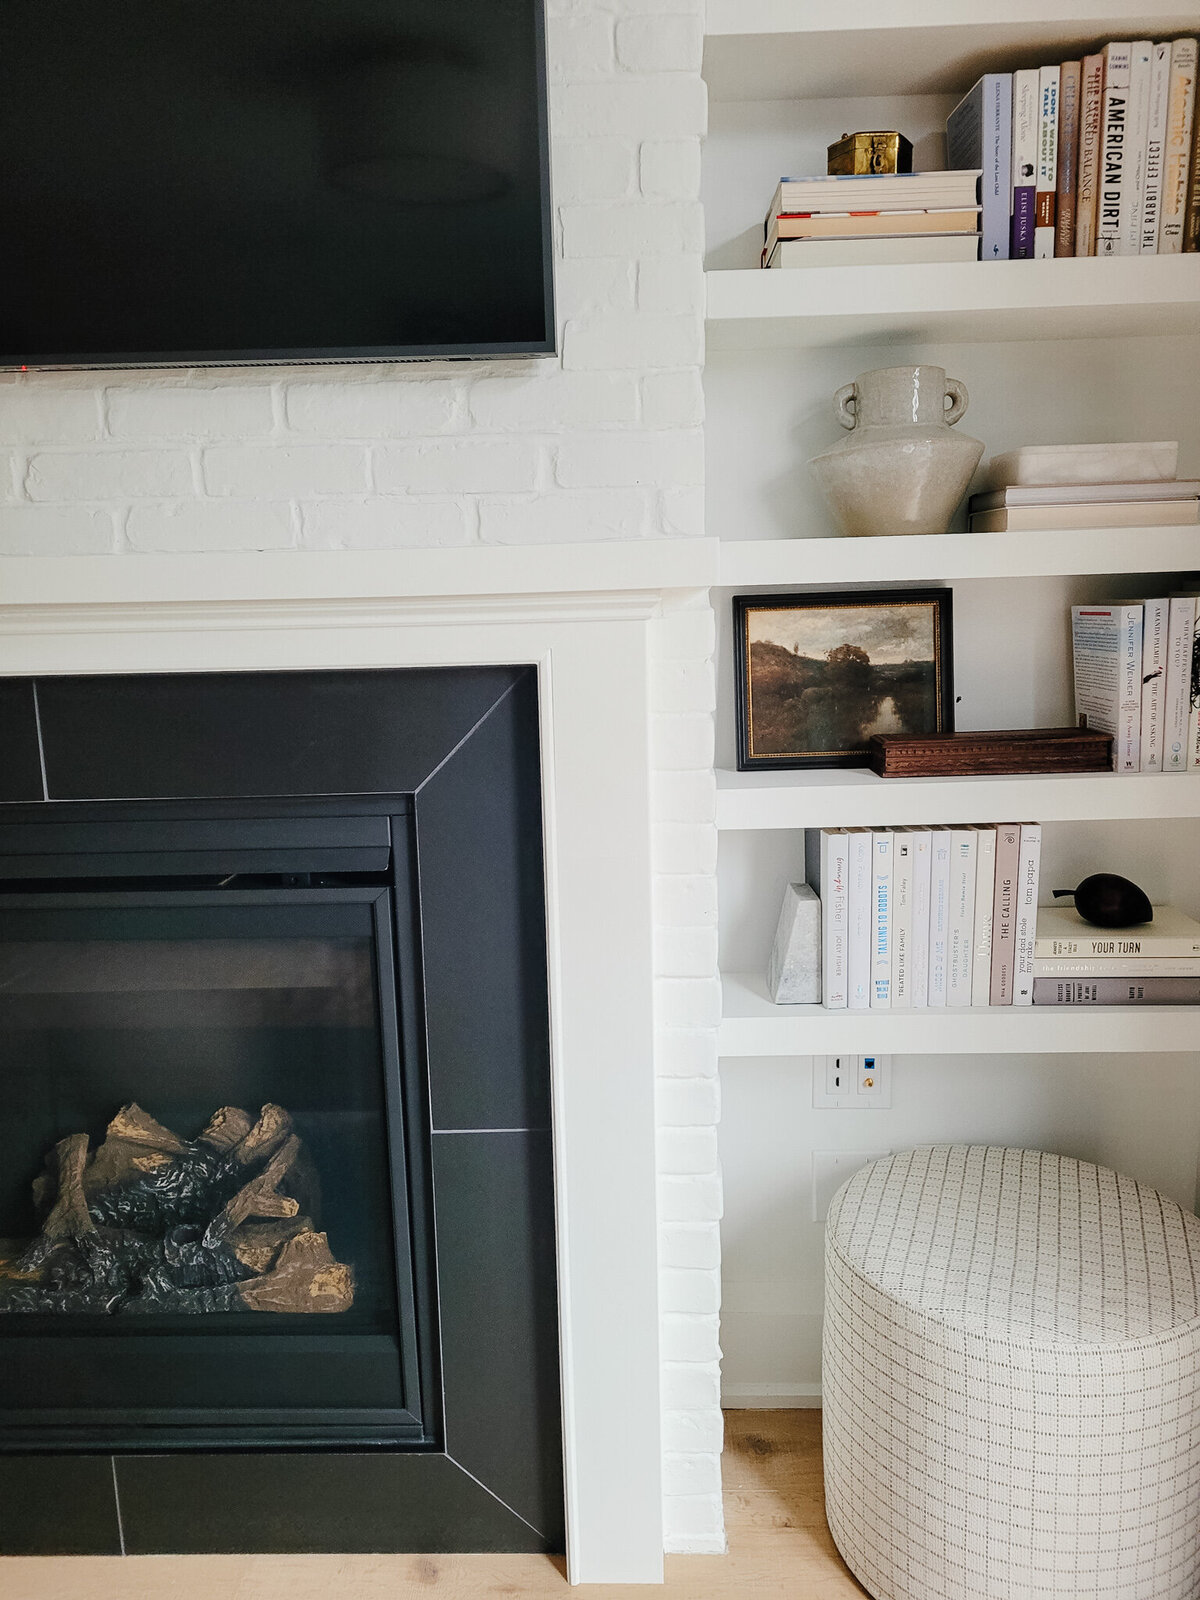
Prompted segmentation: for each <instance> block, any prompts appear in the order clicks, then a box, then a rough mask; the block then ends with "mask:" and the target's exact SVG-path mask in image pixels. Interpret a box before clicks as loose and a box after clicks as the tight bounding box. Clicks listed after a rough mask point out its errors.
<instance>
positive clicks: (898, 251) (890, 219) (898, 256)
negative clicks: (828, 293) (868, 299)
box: [762, 168, 979, 267]
mask: <svg viewBox="0 0 1200 1600" xmlns="http://www.w3.org/2000/svg"><path fill="white" fill-rule="evenodd" d="M978 184H979V169H978V168H976V169H974V170H972V171H967V172H889V173H846V174H844V175H835V176H830V177H820V178H781V179H780V182H779V187H778V188H777V189H776V191H775V198H774V200H773V201H772V202H771V209H770V211H769V212H768V213H767V220H766V228H765V235H766V237H765V241H764V244H763V253H762V265H763V266H764V267H850V266H863V265H869V264H876V265H881V266H883V265H887V266H897V265H902V264H904V263H906V262H910V261H974V260H975V259H976V258H977V256H978V247H979V203H978V195H977V189H978Z"/></svg>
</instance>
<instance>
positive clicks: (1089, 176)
mask: <svg viewBox="0 0 1200 1600" xmlns="http://www.w3.org/2000/svg"><path fill="white" fill-rule="evenodd" d="M1103 117H1104V57H1103V55H1094V56H1085V57H1084V60H1083V87H1082V93H1081V97H1080V108H1079V181H1078V183H1077V184H1076V201H1075V254H1076V255H1077V256H1094V255H1095V254H1096V222H1097V217H1098V204H1099V199H1100V129H1101V125H1102V122H1103Z"/></svg>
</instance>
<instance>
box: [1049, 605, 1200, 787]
mask: <svg viewBox="0 0 1200 1600" xmlns="http://www.w3.org/2000/svg"><path fill="white" fill-rule="evenodd" d="M1071 645H1072V650H1073V654H1074V662H1075V715H1076V718H1077V720H1078V722H1079V724H1080V726H1081V727H1088V728H1098V729H1099V730H1100V731H1101V732H1102V733H1111V734H1112V736H1113V769H1114V771H1116V772H1169V773H1180V772H1196V771H1200V602H1198V600H1197V597H1196V596H1195V595H1173V596H1164V597H1163V598H1162V599H1160V600H1142V601H1136V602H1134V603H1133V604H1130V605H1115V606H1072V607H1071Z"/></svg>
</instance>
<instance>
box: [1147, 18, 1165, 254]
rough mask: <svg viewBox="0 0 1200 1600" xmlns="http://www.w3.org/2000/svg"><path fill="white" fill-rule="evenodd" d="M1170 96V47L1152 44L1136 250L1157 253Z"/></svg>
mask: <svg viewBox="0 0 1200 1600" xmlns="http://www.w3.org/2000/svg"><path fill="white" fill-rule="evenodd" d="M1170 93H1171V46H1170V44H1169V43H1168V44H1156V45H1155V46H1154V50H1153V53H1152V55H1151V58H1150V107H1149V112H1148V114H1147V120H1146V187H1145V192H1144V193H1143V195H1142V231H1141V235H1140V248H1141V253H1142V255H1144V256H1152V255H1157V254H1158V230H1159V224H1160V222H1161V220H1162V194H1163V166H1164V162H1165V158H1166V145H1167V101H1168V99H1169V98H1170Z"/></svg>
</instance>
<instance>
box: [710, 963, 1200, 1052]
mask: <svg viewBox="0 0 1200 1600" xmlns="http://www.w3.org/2000/svg"><path fill="white" fill-rule="evenodd" d="M722 987H723V990H724V1006H723V1020H722V1022H721V1028H720V1034H719V1036H718V1045H719V1049H720V1052H721V1054H722V1055H723V1056H811V1055H832V1054H834V1053H836V1052H838V1051H848V1052H853V1053H860V1054H861V1053H863V1052H865V1051H869V1050H875V1051H879V1052H880V1053H886V1054H889V1055H922V1056H929V1055H968V1054H971V1055H1024V1054H1029V1055H1040V1054H1047V1055H1050V1054H1055V1055H1059V1054H1064V1053H1078V1052H1082V1053H1084V1054H1089V1055H1090V1054H1093V1053H1096V1054H1117V1053H1124V1052H1131V1053H1137V1054H1141V1055H1144V1054H1146V1053H1147V1052H1149V1051H1155V1052H1158V1051H1169V1050H1186V1051H1193V1050H1195V1048H1196V1029H1197V1026H1198V1023H1200V1007H1197V1006H980V1007H962V1008H954V1009H951V1008H941V1007H939V1008H937V1009H935V1010H923V1011H827V1010H826V1009H825V1007H824V1006H777V1005H773V1004H772V1002H771V1001H770V1000H769V999H768V998H767V991H766V986H765V984H764V982H763V979H762V978H761V977H759V976H758V974H757V973H740V972H739V973H726V974H724V976H723V979H722Z"/></svg>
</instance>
